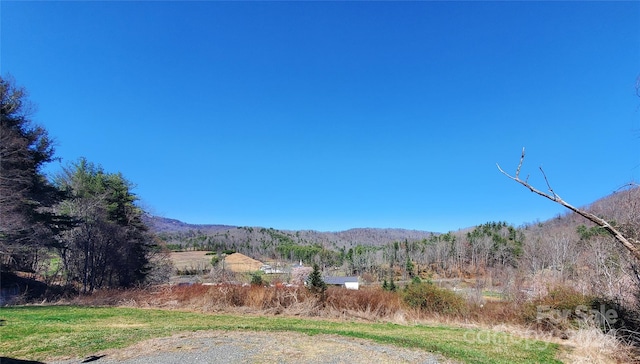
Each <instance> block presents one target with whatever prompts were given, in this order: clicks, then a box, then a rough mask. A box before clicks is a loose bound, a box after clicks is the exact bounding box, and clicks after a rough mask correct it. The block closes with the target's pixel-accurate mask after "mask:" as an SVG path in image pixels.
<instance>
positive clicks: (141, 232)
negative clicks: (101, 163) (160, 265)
mask: <svg viewBox="0 0 640 364" xmlns="http://www.w3.org/2000/svg"><path fill="white" fill-rule="evenodd" d="M56 184H57V185H58V186H59V188H60V189H61V190H63V191H65V192H66V193H67V195H68V198H67V199H66V200H65V201H63V202H62V203H61V204H60V205H59V206H58V208H59V210H60V212H61V213H63V214H65V215H67V216H70V217H73V218H74V219H76V220H77V221H78V225H77V226H76V227H75V228H74V229H73V230H70V231H68V232H66V233H65V234H64V236H63V241H64V245H62V246H61V247H60V255H61V257H62V258H63V263H64V265H65V268H66V271H67V273H68V275H69V276H68V278H69V280H71V281H77V282H80V283H81V284H82V290H83V292H90V291H93V290H94V289H96V288H101V287H131V286H133V285H136V284H139V283H142V282H143V281H144V279H145V277H146V276H147V274H148V273H149V270H150V262H149V257H150V253H151V251H152V250H153V248H154V246H155V243H154V240H153V238H152V236H151V234H150V233H149V232H148V230H147V227H146V226H145V225H144V223H143V222H142V214H143V211H142V210H141V209H140V208H139V207H138V206H137V205H136V204H135V202H136V200H137V198H136V196H135V195H134V194H133V193H132V192H131V184H130V183H129V182H128V181H127V180H126V179H124V177H123V176H122V175H121V174H110V173H105V172H104V171H103V170H102V168H100V167H97V166H95V165H94V164H92V163H89V162H87V161H86V160H85V159H81V160H80V161H79V162H78V163H76V164H73V165H72V166H71V167H69V168H65V169H64V172H63V173H62V174H60V175H59V176H58V177H57V178H56Z"/></svg>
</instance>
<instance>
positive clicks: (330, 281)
mask: <svg viewBox="0 0 640 364" xmlns="http://www.w3.org/2000/svg"><path fill="white" fill-rule="evenodd" d="M324 283H326V284H337V285H343V284H346V283H358V277H325V278H324Z"/></svg>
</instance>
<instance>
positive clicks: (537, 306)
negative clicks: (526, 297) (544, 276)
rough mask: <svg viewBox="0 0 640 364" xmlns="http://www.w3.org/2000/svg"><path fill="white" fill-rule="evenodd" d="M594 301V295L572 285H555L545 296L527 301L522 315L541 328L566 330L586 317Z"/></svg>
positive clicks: (527, 320) (525, 319) (528, 321)
mask: <svg viewBox="0 0 640 364" xmlns="http://www.w3.org/2000/svg"><path fill="white" fill-rule="evenodd" d="M594 302H595V301H594V297H592V296H589V295H584V294H582V293H580V292H578V291H576V290H575V289H573V288H571V287H567V286H555V287H552V288H550V289H549V293H547V294H546V295H545V296H542V297H539V298H537V299H534V300H533V301H530V302H528V303H526V304H525V305H524V306H523V308H522V317H523V320H524V322H526V323H534V324H536V326H537V327H538V328H539V329H543V330H549V331H555V330H566V329H568V328H570V327H574V326H576V325H577V323H578V321H579V320H582V319H584V317H585V316H587V315H586V314H587V313H588V311H589V310H591V309H592V308H593V305H594Z"/></svg>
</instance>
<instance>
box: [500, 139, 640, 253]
mask: <svg viewBox="0 0 640 364" xmlns="http://www.w3.org/2000/svg"><path fill="white" fill-rule="evenodd" d="M524 156H525V152H524V148H522V156H521V157H520V163H518V168H517V169H516V174H515V176H512V175H510V174H509V173H507V172H505V171H504V170H503V169H502V168H501V167H500V165H499V164H497V163H496V166H497V167H498V170H499V171H500V172H501V173H502V174H504V175H505V176H507V177H509V178H510V179H512V180H514V181H516V182H517V183H519V184H521V185H523V186H524V187H526V188H528V189H529V190H530V191H531V192H533V193H535V194H537V195H540V196H542V197H545V198H547V199H549V200H551V201H553V202H556V203H558V204H560V205H562V206H564V207H566V208H568V209H569V210H571V211H573V212H575V213H576V214H578V215H580V216H582V217H584V218H586V219H587V220H589V221H591V222H593V223H595V224H596V225H598V226H600V227H602V228H603V229H604V230H605V231H607V232H608V233H609V234H611V235H612V236H613V237H614V238H615V239H616V240H617V241H618V242H620V243H621V244H622V245H623V246H624V247H625V248H626V249H627V250H628V251H629V252H631V254H632V255H633V256H634V257H635V258H636V259H637V260H638V261H640V250H639V249H638V247H637V246H638V241H636V240H634V239H631V238H627V237H626V236H625V235H624V234H623V233H622V232H620V231H619V230H618V229H616V228H615V227H613V226H612V225H611V224H610V223H608V222H607V221H606V220H604V219H602V218H601V217H599V216H597V215H594V214H592V213H590V212H588V211H585V210H582V209H579V208H577V207H575V206H572V205H571V204H569V203H567V202H566V201H564V200H563V199H562V198H560V196H558V195H557V194H556V193H555V192H554V191H553V189H552V188H551V185H550V184H549V180H548V179H547V176H546V174H545V173H544V171H543V170H542V168H540V171H541V172H542V175H543V176H544V180H545V182H546V183H547V187H548V188H549V191H550V193H546V192H543V191H540V190H538V189H536V188H535V187H533V186H532V185H531V184H530V183H529V182H528V178H527V179H526V180H522V179H521V178H520V171H521V168H522V164H523V163H524Z"/></svg>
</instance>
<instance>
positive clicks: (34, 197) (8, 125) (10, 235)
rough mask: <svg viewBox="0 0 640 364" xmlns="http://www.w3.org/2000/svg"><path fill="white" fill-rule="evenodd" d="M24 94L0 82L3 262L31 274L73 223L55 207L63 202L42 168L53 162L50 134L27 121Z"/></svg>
mask: <svg viewBox="0 0 640 364" xmlns="http://www.w3.org/2000/svg"><path fill="white" fill-rule="evenodd" d="M29 113H30V107H29V102H28V100H27V99H26V91H25V90H24V89H23V88H19V87H16V86H15V84H14V82H13V81H12V80H7V79H5V78H2V77H0V258H2V259H0V261H1V262H3V266H2V269H17V270H28V271H33V270H34V269H35V265H36V264H37V257H38V253H39V252H40V251H41V250H43V249H46V248H49V247H51V246H54V245H55V244H56V240H55V236H56V234H57V233H59V232H60V231H61V230H63V229H65V228H66V227H68V225H69V222H68V221H66V220H64V219H61V218H60V217H59V216H57V215H55V214H54V213H53V210H52V206H53V205H54V204H55V203H57V202H58V201H59V200H60V198H61V197H62V196H61V195H60V194H59V193H58V191H57V190H56V189H55V188H54V187H53V186H52V185H51V184H50V183H49V182H48V180H47V178H46V177H45V175H44V173H43V172H42V168H43V166H44V165H45V164H46V163H48V162H51V161H52V160H53V159H54V148H53V142H52V141H51V139H50V138H49V136H48V133H47V131H46V130H45V129H44V128H42V127H40V126H37V125H34V124H33V123H32V122H31V120H30V119H29Z"/></svg>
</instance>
